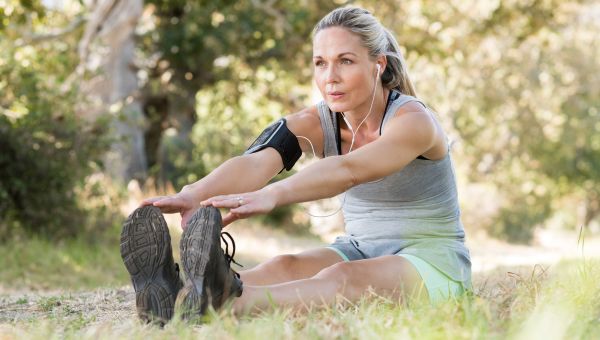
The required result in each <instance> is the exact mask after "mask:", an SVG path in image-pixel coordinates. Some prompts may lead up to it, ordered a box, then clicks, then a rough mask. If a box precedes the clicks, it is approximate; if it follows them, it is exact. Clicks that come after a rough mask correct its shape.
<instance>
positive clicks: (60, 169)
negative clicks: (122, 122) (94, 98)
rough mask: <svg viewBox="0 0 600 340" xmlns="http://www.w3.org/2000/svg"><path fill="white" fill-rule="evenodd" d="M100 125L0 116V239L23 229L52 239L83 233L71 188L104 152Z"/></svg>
mask: <svg viewBox="0 0 600 340" xmlns="http://www.w3.org/2000/svg"><path fill="white" fill-rule="evenodd" d="M104 126H105V124H103V123H97V124H86V123H85V122H83V121H81V120H80V119H78V118H76V117H75V116H74V115H72V114H71V115H69V114H63V115H60V116H52V115H49V114H36V113H29V114H26V115H24V116H21V117H20V118H18V119H15V120H10V119H8V118H7V117H6V116H5V115H1V114H0V149H1V150H2V152H0V216H2V220H1V221H0V237H2V238H6V237H7V236H9V235H11V234H14V233H15V232H18V231H19V230H24V231H25V232H27V233H35V234H41V235H44V236H48V237H53V238H61V237H67V236H74V235H76V234H77V233H78V232H80V231H82V230H85V228H83V227H82V226H84V225H85V222H86V214H85V213H84V212H83V210H82V208H81V203H83V202H79V197H78V195H77V194H76V190H75V189H76V188H77V187H80V186H81V185H82V184H83V183H84V181H85V178H86V177H87V176H88V175H89V174H91V173H92V172H93V171H94V169H95V168H97V165H98V164H99V159H100V156H101V155H102V153H103V152H104V150H105V148H106V147H107V143H106V140H103V138H102V137H100V136H101V135H102V131H103V130H104V128H103V127H104Z"/></svg>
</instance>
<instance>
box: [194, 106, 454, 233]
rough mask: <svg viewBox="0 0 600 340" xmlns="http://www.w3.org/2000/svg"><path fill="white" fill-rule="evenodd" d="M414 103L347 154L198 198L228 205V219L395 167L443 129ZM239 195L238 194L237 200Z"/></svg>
mask: <svg viewBox="0 0 600 340" xmlns="http://www.w3.org/2000/svg"><path fill="white" fill-rule="evenodd" d="M406 106H408V105H406ZM414 108H415V107H414V106H410V108H404V107H403V108H401V109H400V110H399V111H398V112H397V113H396V115H395V116H394V117H393V118H391V119H390V120H389V121H388V123H387V124H386V127H385V130H384V132H383V134H382V136H381V137H379V138H378V139H377V140H375V141H373V142H371V143H369V144H367V145H365V146H363V147H361V148H359V149H357V150H354V151H352V152H350V153H348V154H346V155H343V156H334V157H328V158H325V159H323V160H320V161H318V162H316V163H314V164H312V165H311V166H309V167H307V168H305V169H304V170H302V171H300V172H298V173H297V174H295V175H293V176H291V177H289V178H287V179H285V180H282V181H279V182H276V183H273V184H270V185H268V186H266V187H264V188H263V189H262V190H259V191H255V192H251V193H244V194H237V195H226V196H219V197H214V198H211V199H209V200H206V201H204V202H202V204H204V205H213V206H215V207H223V208H231V211H230V214H229V215H227V216H226V217H225V218H224V223H230V222H232V221H234V220H235V219H238V218H244V217H248V216H251V215H255V214H259V213H266V212H268V211H270V210H272V209H273V208H275V207H277V206H281V205H286V204H290V203H297V202H306V201H312V200H316V199H321V198H326V197H332V196H335V195H337V194H339V193H342V192H344V191H346V190H348V189H349V188H351V187H353V186H355V185H358V184H361V183H365V182H369V181H373V180H376V179H379V178H382V177H385V176H387V175H390V174H392V173H394V172H397V171H399V170H401V169H402V168H404V167H405V166H406V165H407V164H409V163H410V162H412V161H413V160H414V159H415V158H417V157H418V156H419V155H422V154H425V153H427V152H428V151H429V150H430V149H432V148H433V147H434V146H436V144H437V143H443V137H442V138H440V136H443V133H441V131H439V127H438V125H437V123H436V122H435V121H434V118H433V117H432V116H431V114H430V113H429V112H427V111H425V110H424V109H417V110H413V109H414ZM409 109H410V111H408V110H409ZM238 197H241V198H242V202H243V204H242V205H241V206H239V204H240V202H239V200H237V198H238Z"/></svg>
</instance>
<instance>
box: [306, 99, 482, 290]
mask: <svg viewBox="0 0 600 340" xmlns="http://www.w3.org/2000/svg"><path fill="white" fill-rule="evenodd" d="M413 101H414V102H419V103H421V104H422V105H423V106H425V104H423V103H422V102H421V101H420V100H418V99H417V98H415V97H412V96H408V95H404V94H400V93H399V92H396V91H392V92H390V100H389V101H388V105H387V110H386V112H385V113H384V117H383V121H382V124H381V126H382V130H383V127H384V126H385V124H386V122H387V121H388V120H389V119H390V118H391V117H392V116H393V115H394V113H395V112H396V111H397V110H398V108H400V107H401V106H402V105H404V104H406V103H408V102H413ZM425 107H426V106H425ZM317 108H318V110H319V116H320V119H321V127H322V129H323V134H324V148H323V149H324V150H323V151H324V154H323V157H328V156H335V155H339V138H338V136H339V135H338V131H339V130H338V129H339V127H338V119H337V113H333V112H331V110H329V108H328V107H327V105H326V103H325V102H323V101H322V102H320V103H319V104H318V105H317ZM390 156H391V155H390ZM340 200H341V202H343V208H342V211H343V213H344V220H345V224H346V225H345V228H346V234H348V235H349V236H351V237H354V238H356V239H359V240H362V241H366V242H370V243H373V244H374V245H376V244H377V242H378V241H380V242H386V243H389V241H390V240H397V241H398V251H397V252H396V253H404V254H412V255H415V256H418V257H420V258H421V259H423V260H425V261H427V262H428V263H430V264H432V265H433V266H435V267H436V268H438V269H439V270H441V271H442V272H443V273H445V274H446V275H448V276H449V277H450V278H451V279H453V280H455V281H459V282H462V283H463V284H464V285H465V286H470V285H471V283H470V281H471V260H470V256H469V251H468V249H467V248H466V246H465V244H464V238H465V233H464V228H463V225H462V223H461V221H460V209H459V206H458V198H457V191H456V180H455V177H454V169H453V166H452V160H451V157H450V152H449V151H448V153H447V154H446V156H445V157H444V158H442V159H440V160H435V161H432V160H428V159H424V158H423V159H422V158H421V157H420V158H417V159H415V160H413V161H412V162H411V163H409V164H408V165H407V166H406V167H404V168H403V169H402V170H400V171H398V172H396V173H393V174H391V175H389V176H387V177H384V178H382V179H379V180H376V181H373V182H368V183H364V184H360V185H357V186H355V187H353V188H351V189H349V190H348V191H347V192H346V193H345V198H344V197H343V195H342V196H341V197H340Z"/></svg>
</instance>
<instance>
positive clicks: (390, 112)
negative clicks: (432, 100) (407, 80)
mask: <svg viewBox="0 0 600 340" xmlns="http://www.w3.org/2000/svg"><path fill="white" fill-rule="evenodd" d="M392 91H393V92H392V93H390V96H391V95H394V94H399V95H397V98H396V99H395V100H394V101H392V102H391V103H390V105H389V106H388V109H387V110H386V111H385V116H384V117H383V121H382V122H381V129H382V130H383V127H384V126H385V123H387V121H388V120H390V118H392V117H393V116H394V114H395V113H396V111H398V109H399V108H400V107H401V106H402V105H404V104H406V103H410V102H417V103H419V104H421V105H423V107H424V108H425V109H428V108H427V105H425V103H423V101H421V100H420V99H418V98H416V97H413V96H409V95H407V94H402V93H400V92H397V91H396V90H392Z"/></svg>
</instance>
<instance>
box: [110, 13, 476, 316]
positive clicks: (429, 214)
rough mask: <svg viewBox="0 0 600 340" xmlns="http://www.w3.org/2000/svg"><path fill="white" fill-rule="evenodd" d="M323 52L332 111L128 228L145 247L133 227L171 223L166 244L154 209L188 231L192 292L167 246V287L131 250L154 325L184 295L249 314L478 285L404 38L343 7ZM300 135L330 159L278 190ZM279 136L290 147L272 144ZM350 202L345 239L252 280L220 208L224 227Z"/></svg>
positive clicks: (298, 120)
mask: <svg viewBox="0 0 600 340" xmlns="http://www.w3.org/2000/svg"><path fill="white" fill-rule="evenodd" d="M313 44H314V45H313V61H314V78H315V81H316V84H317V86H318V88H319V91H320V92H321V94H322V96H323V99H324V100H323V101H322V102H321V103H319V104H317V105H316V106H312V107H309V108H306V109H304V110H302V111H300V112H298V113H295V114H292V115H290V116H288V117H286V119H285V120H284V121H282V122H279V123H278V125H276V126H271V127H270V129H268V130H267V131H266V132H265V133H264V134H263V135H262V136H261V137H260V138H259V140H258V141H257V142H256V143H255V145H253V147H251V148H250V149H249V151H248V152H246V153H245V154H244V155H242V156H238V157H234V158H232V159H230V160H228V161H226V162H225V163H223V164H222V165H221V166H220V167H218V168H217V169H215V170H214V171H213V172H212V173H211V174H209V175H208V176H206V177H205V178H203V179H202V180H200V181H198V182H196V183H194V184H191V185H189V186H186V187H184V188H183V190H182V191H181V192H180V193H178V194H176V195H173V196H164V197H155V198H151V199H147V200H145V201H144V202H143V203H142V205H143V206H145V208H140V209H146V210H145V213H146V214H151V215H152V216H153V217H144V216H141V215H140V214H142V212H140V211H138V212H137V214H138V215H136V213H134V214H132V216H131V217H130V219H129V220H128V223H127V224H126V228H125V229H124V231H123V235H124V236H123V237H124V238H123V242H122V243H124V244H126V245H127V244H128V243H133V242H132V241H133V240H134V236H130V235H133V234H136V233H137V235H139V234H143V233H144V232H145V230H146V229H144V231H135V230H133V229H132V228H134V227H131V225H143V224H144V223H145V224H152V223H153V224H154V225H160V228H158V229H157V228H155V229H154V230H155V231H154V233H155V235H158V237H154V239H162V240H165V239H166V238H165V236H164V235H165V231H166V227H164V221H162V217H161V216H160V215H161V214H160V213H158V212H157V211H155V210H149V209H151V208H148V206H153V207H155V208H159V209H160V211H162V212H163V213H175V212H179V213H180V214H181V215H182V226H184V227H186V226H187V228H185V231H184V234H183V236H182V245H181V251H182V264H183V267H184V271H185V272H186V276H187V283H186V285H185V287H184V288H183V289H181V290H179V287H180V286H181V283H179V281H178V279H173V277H175V276H176V275H175V274H173V272H174V269H172V268H173V267H174V266H173V265H172V256H171V255H170V246H168V245H167V244H166V243H167V242H166V241H158V242H155V243H153V247H155V248H154V249H159V250H161V254H165V253H166V254H167V255H160V256H161V257H160V259H161V261H158V260H156V259H152V258H151V259H150V260H151V261H150V262H160V263H162V264H160V265H150V264H139V265H138V267H144V266H146V267H144V268H145V269H147V270H146V271H148V272H157V271H158V272H165V273H167V274H164V275H162V277H160V278H159V280H157V279H156V278H155V275H154V276H153V275H152V274H145V275H141V274H137V270H138V269H139V268H138V267H136V265H135V264H134V262H135V260H133V259H132V258H135V254H136V253H137V252H138V251H139V249H133V248H132V249H129V250H127V249H128V248H127V246H125V248H126V249H125V251H123V246H122V253H123V257H124V260H125V263H126V265H127V266H128V269H129V271H130V273H132V280H133V282H134V286H135V287H136V293H137V297H138V298H137V299H136V301H137V302H138V310H139V311H140V314H141V315H148V314H150V315H157V316H159V317H164V318H169V317H170V315H171V314H170V313H172V306H173V303H174V300H175V299H177V304H178V305H181V307H178V308H185V309H186V310H188V311H189V310H190V309H191V310H192V313H203V312H204V311H205V309H206V307H207V306H208V304H212V305H213V306H214V307H215V308H219V307H220V306H221V305H222V304H223V303H224V301H226V300H228V299H230V298H233V297H236V298H235V299H233V308H234V310H235V311H236V312H239V313H242V312H247V311H250V310H253V309H264V308H268V307H269V306H271V305H272V304H273V303H276V304H279V305H285V306H291V307H301V306H306V305H311V304H317V305H320V304H331V303H334V302H335V301H336V299H337V298H339V297H342V298H343V299H345V300H349V301H356V300H357V299H359V298H360V297H361V296H363V294H364V293H365V292H367V291H369V290H371V291H374V292H375V293H377V294H380V295H384V296H388V297H391V298H394V299H403V300H404V299H407V298H409V297H412V296H415V295H420V296H427V297H428V298H429V299H430V300H431V301H432V302H437V301H440V300H443V299H447V298H448V297H451V296H456V295H459V294H461V293H462V292H464V290H465V289H468V288H469V287H470V284H471V283H470V276H471V272H470V259H469V252H468V250H467V248H466V247H465V245H464V230H463V227H462V224H461V222H460V218H459V215H460V212H459V208H458V202H457V194H456V184H455V178H454V173H453V168H452V164H451V160H450V155H449V147H448V143H447V140H446V136H445V134H444V132H443V131H442V128H441V126H440V124H439V123H438V121H437V120H436V118H435V117H434V115H433V113H432V112H431V111H430V110H429V109H428V108H427V106H425V104H423V103H422V102H421V101H420V100H418V99H416V98H415V91H414V89H413V86H412V84H411V82H410V79H409V78H408V74H407V71H406V67H405V65H404V61H403V58H402V56H401V54H400V50H399V46H398V43H397V42H396V40H395V38H394V37H393V35H392V34H391V33H390V32H389V31H388V30H387V29H385V28H384V27H383V26H382V25H381V24H380V23H379V22H378V21H377V19H375V18H374V17H373V16H372V15H371V14H370V13H369V12H368V11H366V10H363V9H360V8H339V9H336V10H334V11H332V12H331V13H329V14H328V15H327V16H325V17H324V18H323V19H322V20H321V21H320V22H319V23H318V24H317V26H316V27H315V30H314V38H313ZM274 131H275V132H274ZM281 131H287V132H281ZM286 133H287V134H286ZM273 136H275V137H273ZM289 136H293V137H295V138H291V139H293V141H294V142H295V143H297V144H298V145H300V146H301V149H302V151H303V152H308V153H313V152H316V153H318V155H320V156H322V157H323V159H321V160H319V161H318V162H316V163H314V164H313V165H311V166H309V167H307V168H305V169H303V170H302V171H299V172H298V173H296V174H295V175H293V176H291V177H289V178H287V179H285V180H282V181H278V182H275V183H272V184H269V185H266V183H267V182H268V181H269V180H270V179H271V178H272V177H273V176H275V175H276V174H277V173H278V172H280V171H281V170H282V168H283V167H285V168H286V169H288V170H289V168H291V166H292V165H293V162H294V161H295V159H297V157H296V155H295V154H294V153H295V149H294V146H293V143H292V144H290V138H289ZM277 138H279V140H280V141H281V142H280V144H277V145H275V144H276V143H275V144H269V143H273V142H272V140H273V139H277ZM323 174H326V175H325V176H324V175H323ZM265 185H266V186H265ZM342 193H345V194H344V195H345V197H344V198H343V199H342V205H343V206H342V208H343V213H344V218H345V223H346V226H345V227H346V235H343V236H340V237H338V238H337V239H336V240H335V242H334V243H333V244H331V245H330V246H329V247H325V248H321V249H313V250H307V251H304V252H301V253H299V254H294V255H282V256H278V257H275V258H273V259H272V260H270V261H267V262H266V263H263V264H260V265H258V266H256V267H255V268H252V269H250V270H245V271H242V272H240V273H239V274H237V273H235V272H233V271H232V270H231V269H230V268H229V262H231V260H232V259H231V257H230V256H229V255H227V254H226V255H225V256H223V253H222V252H221V249H220V240H219V237H220V231H221V218H220V214H219V212H218V210H217V209H214V208H225V209H229V210H228V212H227V214H226V215H225V216H224V218H223V220H222V226H225V225H228V224H230V223H232V222H234V221H235V220H237V219H240V218H246V217H249V216H252V215H256V214H266V213H268V212H270V211H271V210H272V209H273V208H275V207H277V206H281V205H285V204H291V203H297V202H306V201H312V200H317V199H322V198H326V197H333V196H335V195H338V194H342ZM142 215H143V214H142ZM136 216H137V217H136ZM128 225H129V226H130V227H127V226H128ZM156 230H158V231H156ZM166 237H168V234H167V236H166ZM134 248H135V247H134ZM128 263H129V264H128ZM144 268H142V269H144ZM148 268H150V269H148ZM164 268H171V269H167V270H165V269H164ZM159 276H160V275H159ZM140 277H141V278H140ZM161 280H162V281H161ZM157 282H158V284H157ZM165 282H167V283H165ZM242 283H243V284H242ZM151 287H155V288H151ZM156 287H158V288H156ZM242 287H243V288H242ZM424 288H425V289H424ZM177 292H178V293H179V296H178V297H177V298H175V295H176V294H177ZM150 295H152V296H154V295H156V296H158V297H161V298H162V300H164V301H167V303H166V304H165V306H166V307H164V308H163V307H156V306H154V305H153V304H152V303H151V302H144V301H150V300H151V299H149V298H148V297H147V296H150Z"/></svg>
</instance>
